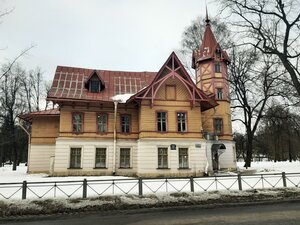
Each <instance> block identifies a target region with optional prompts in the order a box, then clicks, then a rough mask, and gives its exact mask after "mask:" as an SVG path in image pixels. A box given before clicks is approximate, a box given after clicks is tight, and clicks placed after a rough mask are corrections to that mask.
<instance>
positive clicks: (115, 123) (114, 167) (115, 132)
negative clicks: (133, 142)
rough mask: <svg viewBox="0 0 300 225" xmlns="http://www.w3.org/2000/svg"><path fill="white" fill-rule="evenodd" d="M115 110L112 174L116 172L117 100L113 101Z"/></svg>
mask: <svg viewBox="0 0 300 225" xmlns="http://www.w3.org/2000/svg"><path fill="white" fill-rule="evenodd" d="M114 105H115V111H114V152H113V175H115V174H116V152H117V110H118V101H114Z"/></svg>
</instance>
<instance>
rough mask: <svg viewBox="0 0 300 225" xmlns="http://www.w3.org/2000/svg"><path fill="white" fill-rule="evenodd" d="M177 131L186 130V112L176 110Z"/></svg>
mask: <svg viewBox="0 0 300 225" xmlns="http://www.w3.org/2000/svg"><path fill="white" fill-rule="evenodd" d="M177 131H178V132H186V113H185V112H178V113H177Z"/></svg>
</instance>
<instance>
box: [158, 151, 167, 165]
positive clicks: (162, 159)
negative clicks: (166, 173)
mask: <svg viewBox="0 0 300 225" xmlns="http://www.w3.org/2000/svg"><path fill="white" fill-rule="evenodd" d="M158 168H168V148H158Z"/></svg>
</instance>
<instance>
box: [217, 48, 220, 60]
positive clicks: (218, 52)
mask: <svg viewBox="0 0 300 225" xmlns="http://www.w3.org/2000/svg"><path fill="white" fill-rule="evenodd" d="M216 57H217V58H221V49H220V48H217V50H216Z"/></svg>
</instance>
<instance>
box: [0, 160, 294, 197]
mask: <svg viewBox="0 0 300 225" xmlns="http://www.w3.org/2000/svg"><path fill="white" fill-rule="evenodd" d="M26 170H27V168H26V167H25V166H24V165H21V166H19V167H18V169H17V171H12V170H11V166H5V167H0V199H4V198H13V199H20V198H21V196H22V184H20V183H21V182H23V181H27V182H30V183H29V184H28V186H27V198H53V197H62V198H67V197H69V196H72V197H82V195H83V180H84V179H86V180H87V181H88V183H87V184H88V185H87V196H89V197H91V196H101V195H123V194H138V193H139V183H138V180H137V179H135V178H130V177H121V176H69V177H48V176H47V174H27V173H26ZM238 171H240V172H242V181H241V182H242V188H243V190H246V189H254V188H274V187H276V188H281V187H283V184H284V182H283V178H282V175H281V172H286V174H287V175H286V184H287V187H299V186H300V162H292V163H290V162H276V163H274V162H254V163H252V167H251V168H248V169H245V168H244V167H243V163H238ZM251 173H252V174H254V175H253V176H248V175H249V174H251ZM274 173H278V175H274ZM290 173H298V174H290ZM244 174H245V175H244ZM255 174H264V175H263V178H262V176H261V175H255ZM270 174H271V175H270ZM220 175H224V173H221V174H220ZM225 175H235V176H229V177H227V176H223V177H218V178H215V177H213V176H212V177H202V178H194V182H193V184H194V191H195V192H203V191H215V190H238V189H239V186H238V182H237V176H236V174H235V173H225ZM71 181H73V182H71ZM32 182H43V183H32ZM55 182H56V183H55ZM1 183H2V185H1ZM3 183H19V184H11V185H3ZM142 187H143V194H157V193H170V192H189V191H191V182H190V179H189V178H185V179H168V180H167V181H166V179H152V180H151V179H150V180H149V179H144V180H143V183H142Z"/></svg>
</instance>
